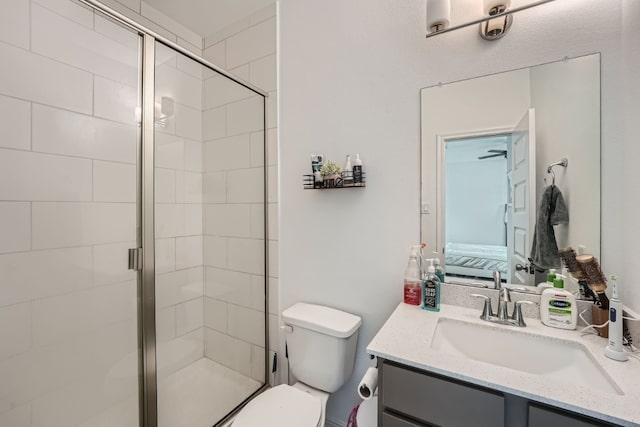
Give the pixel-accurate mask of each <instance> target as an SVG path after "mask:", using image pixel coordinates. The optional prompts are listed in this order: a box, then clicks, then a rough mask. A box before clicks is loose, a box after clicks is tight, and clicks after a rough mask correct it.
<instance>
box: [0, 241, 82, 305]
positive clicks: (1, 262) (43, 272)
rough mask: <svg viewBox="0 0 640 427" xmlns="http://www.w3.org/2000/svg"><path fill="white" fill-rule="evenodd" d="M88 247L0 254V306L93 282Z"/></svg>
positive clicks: (73, 288)
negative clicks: (0, 284)
mask: <svg viewBox="0 0 640 427" xmlns="http://www.w3.org/2000/svg"><path fill="white" fill-rule="evenodd" d="M91 265H93V264H92V250H91V247H83V248H69V249H57V250H50V251H36V252H23V253H18V254H7V255H0V283H2V286H0V306H4V305H11V304H16V303H20V302H24V301H29V300H32V299H36V298H46V297H49V296H54V295H58V294H62V293H65V292H70V291H73V290H78V289H85V288H89V287H91V286H92V285H93V276H92V271H91V269H90V268H87V266H91Z"/></svg>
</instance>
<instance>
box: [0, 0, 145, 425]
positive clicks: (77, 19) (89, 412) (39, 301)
mask: <svg viewBox="0 0 640 427" xmlns="http://www.w3.org/2000/svg"><path fill="white" fill-rule="evenodd" d="M2 14H3V17H2V18H0V23H1V24H2V25H0V63H2V66H1V67H0V426H1V427H23V426H38V427H40V426H42V427H44V426H51V427H68V426H87V427H88V426H92V427H95V426H137V425H138V418H139V416H138V396H139V392H138V364H139V358H138V335H137V331H138V327H137V322H138V318H137V298H138V294H137V292H138V288H137V276H136V273H135V272H133V271H129V270H128V269H127V249H128V248H133V247H136V246H137V240H138V231H137V212H138V199H137V197H138V196H137V190H136V189H137V187H138V178H137V177H138V172H137V170H138V153H139V144H140V128H139V126H138V123H137V117H136V107H137V106H138V100H139V93H140V87H139V76H140V66H139V63H140V52H139V49H140V48H139V46H140V36H139V35H138V34H137V33H135V32H132V31H131V30H129V29H126V28H123V27H121V26H119V25H118V24H115V23H114V22H112V21H110V20H108V19H107V18H105V17H104V16H102V15H100V14H98V13H94V11H93V10H91V9H88V8H86V7H83V6H80V5H79V4H77V3H74V2H71V1H65V0H60V1H55V2H42V1H34V2H30V1H28V0H18V1H12V2H9V3H6V4H3V11H2ZM9 22H10V23H11V25H7V23H9Z"/></svg>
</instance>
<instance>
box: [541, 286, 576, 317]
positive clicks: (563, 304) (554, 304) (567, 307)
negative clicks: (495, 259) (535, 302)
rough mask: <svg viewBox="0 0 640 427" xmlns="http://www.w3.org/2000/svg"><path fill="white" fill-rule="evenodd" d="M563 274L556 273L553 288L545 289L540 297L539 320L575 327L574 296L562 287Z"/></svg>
mask: <svg viewBox="0 0 640 427" xmlns="http://www.w3.org/2000/svg"><path fill="white" fill-rule="evenodd" d="M563 279H566V277H565V276H564V275H563V274H556V278H555V279H554V281H553V288H549V289H545V290H544V291H543V292H542V296H541V297H540V320H542V323H544V324H545V325H547V326H551V327H552V328H559V329H575V328H576V325H577V323H578V306H577V305H576V297H575V296H574V295H573V294H572V293H571V292H569V291H567V290H566V289H564V280H563Z"/></svg>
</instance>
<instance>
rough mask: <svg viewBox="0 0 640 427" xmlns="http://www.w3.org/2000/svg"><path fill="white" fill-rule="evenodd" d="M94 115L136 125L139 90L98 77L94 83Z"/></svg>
mask: <svg viewBox="0 0 640 427" xmlns="http://www.w3.org/2000/svg"><path fill="white" fill-rule="evenodd" d="M93 103H94V104H93V114H94V115H95V116H96V117H103V118H105V119H109V120H114V121H116V122H120V123H125V124H128V125H136V108H137V107H138V89H137V87H135V86H127V85H125V84H122V83H118V82H114V81H113V80H108V79H105V78H102V77H99V76H96V77H95V79H94V82H93Z"/></svg>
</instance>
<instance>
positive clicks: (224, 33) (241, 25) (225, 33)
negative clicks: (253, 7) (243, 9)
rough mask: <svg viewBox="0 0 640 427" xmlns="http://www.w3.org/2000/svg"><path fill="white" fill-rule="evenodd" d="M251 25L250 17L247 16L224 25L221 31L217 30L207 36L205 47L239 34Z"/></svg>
mask: <svg viewBox="0 0 640 427" xmlns="http://www.w3.org/2000/svg"><path fill="white" fill-rule="evenodd" d="M250 26H251V21H250V19H249V17H248V16H247V17H246V18H243V19H241V20H239V21H236V22H234V23H232V24H230V25H228V26H226V27H224V28H223V29H221V30H220V31H217V32H215V33H213V34H209V35H208V36H206V37H205V40H204V47H205V48H206V47H209V46H211V45H213V44H216V43H218V42H220V41H222V40H224V39H226V38H229V37H230V36H232V35H234V34H237V33H239V32H241V31H244V30H246V29H248V28H249V27H250Z"/></svg>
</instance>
